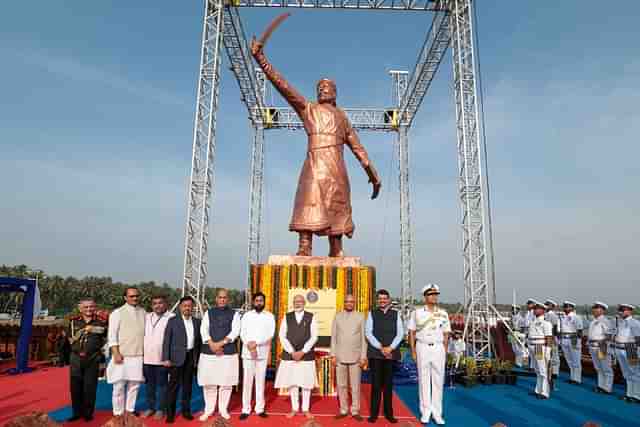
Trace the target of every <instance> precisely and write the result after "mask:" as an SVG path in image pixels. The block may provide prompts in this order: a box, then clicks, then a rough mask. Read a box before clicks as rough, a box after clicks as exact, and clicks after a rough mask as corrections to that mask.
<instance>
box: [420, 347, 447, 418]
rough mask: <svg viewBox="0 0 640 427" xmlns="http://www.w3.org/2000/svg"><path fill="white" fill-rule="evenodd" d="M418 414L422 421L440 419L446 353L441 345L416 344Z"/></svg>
mask: <svg viewBox="0 0 640 427" xmlns="http://www.w3.org/2000/svg"><path fill="white" fill-rule="evenodd" d="M416 356H417V359H418V360H417V361H416V362H417V368H418V385H419V393H418V397H419V400H420V412H421V414H422V420H425V421H426V422H428V420H429V418H430V417H433V418H434V419H436V420H438V419H442V387H443V385H444V367H445V362H446V352H445V349H444V346H443V344H442V343H434V344H427V343H423V342H420V341H418V342H417V343H416Z"/></svg>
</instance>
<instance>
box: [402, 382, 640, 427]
mask: <svg viewBox="0 0 640 427" xmlns="http://www.w3.org/2000/svg"><path fill="white" fill-rule="evenodd" d="M566 378H567V377H566V376H565V375H563V374H561V378H560V381H559V382H558V384H557V388H558V391H556V392H554V393H552V395H551V398H550V399H549V400H538V399H536V398H535V397H534V396H530V395H529V392H531V391H533V389H534V387H535V381H536V380H535V377H518V384H517V385H515V386H510V385H490V386H484V385H477V386H475V387H471V388H465V387H463V386H461V385H456V386H455V388H449V387H448V386H445V394H444V418H445V421H446V423H447V424H446V425H447V426H453V427H462V426H464V427H470V426H491V425H493V424H494V423H496V422H502V423H504V424H506V425H507V426H508V427H534V426H535V427H538V426H539V427H570V426H575V427H580V426H582V425H583V424H584V423H585V422H586V421H595V422H597V423H599V424H600V425H602V426H603V427H605V426H606V427H618V426H625V427H630V426H638V425H640V421H639V418H640V405H638V404H631V403H626V402H624V401H622V400H620V399H618V397H619V396H622V395H623V394H624V389H623V387H622V386H619V385H616V386H615V387H614V395H602V394H596V393H594V392H593V391H592V390H591V389H592V387H593V386H594V382H593V379H591V378H585V379H584V381H583V384H582V385H579V386H576V385H572V384H567V383H565V382H564V380H565V379H566ZM394 388H395V391H396V393H397V394H398V396H399V397H400V399H402V401H403V402H404V403H405V404H406V405H407V406H408V407H409V409H411V411H412V412H413V413H414V414H415V415H416V417H417V418H419V417H420V411H419V406H418V388H417V386H416V385H404V386H395V387H394ZM434 425H435V424H434Z"/></svg>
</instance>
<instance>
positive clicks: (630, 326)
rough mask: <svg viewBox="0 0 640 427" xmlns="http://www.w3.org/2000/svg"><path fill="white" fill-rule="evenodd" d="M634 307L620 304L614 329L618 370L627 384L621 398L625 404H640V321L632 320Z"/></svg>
mask: <svg viewBox="0 0 640 427" xmlns="http://www.w3.org/2000/svg"><path fill="white" fill-rule="evenodd" d="M634 309H635V307H634V306H633V305H631V304H620V305H619V306H618V312H619V313H620V319H619V320H618V324H617V328H616V338H615V347H616V358H617V359H618V363H619V364H620V370H621V371H622V375H623V376H624V379H625V381H626V382H627V391H626V393H625V395H624V397H623V399H624V400H626V401H627V402H635V403H640V364H639V362H638V357H639V356H640V354H638V347H639V346H640V321H638V320H636V319H634V318H633V315H632V314H633V310H634Z"/></svg>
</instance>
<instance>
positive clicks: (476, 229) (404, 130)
mask: <svg viewBox="0 0 640 427" xmlns="http://www.w3.org/2000/svg"><path fill="white" fill-rule="evenodd" d="M204 3H205V17H204V29H203V37H202V58H201V64H200V79H199V84H198V98H197V106H196V118H195V125H194V141H193V159H192V172H191V181H190V191H189V204H188V215H187V227H186V244H185V267H184V282H183V294H190V295H192V296H194V298H196V299H197V300H198V301H199V303H202V297H203V296H204V287H205V284H206V279H207V242H208V227H209V211H210V200H211V197H212V195H213V190H214V179H213V178H214V159H215V147H216V141H215V137H216V135H215V129H216V112H217V109H218V90H219V85H220V61H221V55H222V46H223V45H224V48H225V49H226V51H227V56H228V59H229V62H230V67H231V70H232V71H233V73H234V75H235V77H236V80H237V81H238V85H239V87H240V92H241V96H242V100H243V102H244V103H245V105H246V107H247V111H248V114H249V121H250V123H251V126H252V128H253V130H254V138H253V143H252V145H251V174H250V178H249V193H250V194H249V196H250V202H249V235H248V245H247V246H248V247H247V262H248V263H255V262H259V261H260V243H261V242H260V239H261V218H262V206H263V174H264V134H265V131H266V130H269V129H291V130H298V129H301V128H302V123H301V122H300V120H299V118H298V117H297V115H296V114H295V112H294V111H293V110H292V109H291V108H287V107H276V106H273V105H268V102H267V99H268V97H267V93H268V91H269V90H270V86H269V85H268V84H267V82H266V81H265V79H264V76H263V75H262V74H261V73H260V72H256V71H255V70H254V67H253V62H252V59H251V57H250V54H249V47H248V43H247V39H246V37H245V33H244V30H243V28H242V21H241V19H240V15H239V9H240V8H242V7H263V8H284V7H288V8H302V9H347V10H380V11H389V12H391V11H396V10H402V11H414V12H417V13H420V12H422V13H424V12H430V14H431V15H432V22H431V26H430V29H429V31H428V33H427V35H426V38H425V42H424V44H423V46H422V49H421V50H420V52H419V55H418V59H417V61H416V64H415V67H414V69H413V71H412V72H411V73H410V74H409V73H407V72H399V71H392V72H391V73H390V74H391V77H392V89H393V96H392V102H391V106H390V107H389V108H345V109H344V110H345V112H346V113H347V115H348V116H349V119H350V120H351V122H352V124H353V127H354V128H356V129H358V130H363V131H365V130H366V131H376V132H397V134H398V137H397V142H396V143H397V147H396V149H397V153H398V185H399V190H400V201H399V202H400V203H399V204H400V254H401V268H400V280H401V286H402V288H401V299H402V305H403V313H405V314H406V313H407V312H408V310H409V309H410V308H411V306H412V300H413V296H414V295H413V288H412V274H413V273H412V264H413V259H412V257H413V253H412V249H413V240H412V233H411V209H410V186H409V165H410V150H409V138H408V133H409V130H410V128H411V125H412V123H413V120H414V118H415V116H416V113H417V111H418V109H419V107H420V105H421V103H422V100H423V99H424V97H425V95H426V93H427V91H428V89H429V87H430V85H431V82H432V81H433V78H434V77H435V75H436V72H437V71H438V68H439V66H440V64H441V62H442V59H443V58H444V54H445V52H446V51H447V48H448V47H449V46H450V45H451V46H452V54H453V61H452V62H453V77H454V79H453V80H454V93H455V96H454V98H455V105H456V123H457V149H458V172H459V179H458V191H459V197H460V202H461V206H462V219H461V226H462V257H463V281H464V296H465V313H466V315H467V317H466V318H467V322H466V323H465V328H466V331H465V332H466V334H465V336H466V338H467V342H468V348H469V353H470V354H471V355H472V356H474V357H476V358H478V359H480V358H484V357H488V356H490V355H491V341H490V334H489V333H488V325H489V318H490V310H492V306H491V303H492V301H491V300H490V291H491V289H492V288H493V286H492V284H491V285H490V284H489V276H488V271H489V268H488V267H490V266H488V265H487V264H488V263H489V262H490V259H491V258H490V257H489V256H488V255H487V247H486V242H487V241H490V237H491V230H490V229H489V228H488V227H487V225H488V223H489V222H488V217H487V211H488V210H487V206H486V200H487V198H486V194H487V193H486V191H487V188H486V185H485V182H486V181H485V177H484V176H483V165H482V156H481V153H482V152H483V150H482V149H483V148H484V147H483V145H482V144H483V143H484V142H483V141H482V139H481V138H480V131H479V127H480V126H481V124H482V123H481V118H480V116H479V112H478V99H479V98H478V90H477V73H478V72H479V70H478V68H477V62H476V57H475V52H474V33H473V19H472V18H473V10H472V7H473V4H472V3H473V2H472V0H375V1H374V0H366V1H362V0H205V2H204Z"/></svg>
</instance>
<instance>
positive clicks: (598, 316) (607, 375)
mask: <svg viewBox="0 0 640 427" xmlns="http://www.w3.org/2000/svg"><path fill="white" fill-rule="evenodd" d="M608 309H609V306H608V305H607V304H605V303H603V302H600V301H596V302H595V303H594V304H593V306H592V307H591V314H593V320H592V321H591V323H590V324H589V353H591V360H592V361H593V367H594V368H595V370H596V372H597V373H598V386H597V387H595V388H594V390H593V391H595V392H596V393H604V394H611V391H612V389H613V366H612V362H613V359H612V352H611V351H610V348H609V346H610V343H611V335H612V333H613V328H612V327H611V323H610V322H609V319H607V318H606V316H605V313H606V312H607V310H608Z"/></svg>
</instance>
